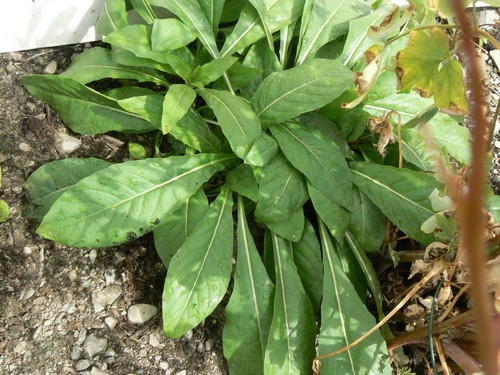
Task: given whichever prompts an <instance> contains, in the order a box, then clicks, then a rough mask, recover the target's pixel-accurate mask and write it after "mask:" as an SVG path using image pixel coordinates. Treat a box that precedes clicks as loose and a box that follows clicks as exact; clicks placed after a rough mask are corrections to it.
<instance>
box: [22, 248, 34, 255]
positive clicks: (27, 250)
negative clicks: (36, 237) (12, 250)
mask: <svg viewBox="0 0 500 375" xmlns="http://www.w3.org/2000/svg"><path fill="white" fill-rule="evenodd" d="M32 252H33V251H32V250H31V247H29V246H25V247H23V254H24V255H30V254H31V253H32Z"/></svg>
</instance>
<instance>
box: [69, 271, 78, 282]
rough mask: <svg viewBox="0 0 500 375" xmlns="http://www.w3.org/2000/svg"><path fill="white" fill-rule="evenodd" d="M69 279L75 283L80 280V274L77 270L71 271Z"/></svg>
mask: <svg viewBox="0 0 500 375" xmlns="http://www.w3.org/2000/svg"><path fill="white" fill-rule="evenodd" d="M68 277H69V279H70V280H71V281H75V280H76V279H77V278H78V274H77V273H76V270H71V271H69V272H68Z"/></svg>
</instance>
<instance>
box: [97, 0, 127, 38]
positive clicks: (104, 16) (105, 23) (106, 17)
mask: <svg viewBox="0 0 500 375" xmlns="http://www.w3.org/2000/svg"><path fill="white" fill-rule="evenodd" d="M127 25H128V19H127V7H126V4H125V0H106V1H105V2H104V6H103V8H102V12H101V15H100V16H99V19H98V20H97V23H96V26H95V27H96V31H97V32H98V33H99V34H101V35H108V34H109V33H111V32H112V31H114V30H118V29H120V28H122V27H125V26H127Z"/></svg>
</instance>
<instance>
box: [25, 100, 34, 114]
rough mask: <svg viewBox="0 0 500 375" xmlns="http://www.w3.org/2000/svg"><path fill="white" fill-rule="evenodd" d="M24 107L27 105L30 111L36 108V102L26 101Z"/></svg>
mask: <svg viewBox="0 0 500 375" xmlns="http://www.w3.org/2000/svg"><path fill="white" fill-rule="evenodd" d="M26 107H28V109H29V110H30V111H31V112H34V111H35V109H36V104H35V103H32V102H28V103H26Z"/></svg>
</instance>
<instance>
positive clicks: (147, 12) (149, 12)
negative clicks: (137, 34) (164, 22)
mask: <svg viewBox="0 0 500 375" xmlns="http://www.w3.org/2000/svg"><path fill="white" fill-rule="evenodd" d="M129 1H130V4H132V6H133V7H134V9H135V11H136V12H137V13H138V14H139V15H140V16H141V17H142V19H143V20H144V21H146V22H147V23H153V22H154V21H155V19H156V15H155V13H154V11H153V9H152V8H151V5H150V4H149V2H148V0H129Z"/></svg>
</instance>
